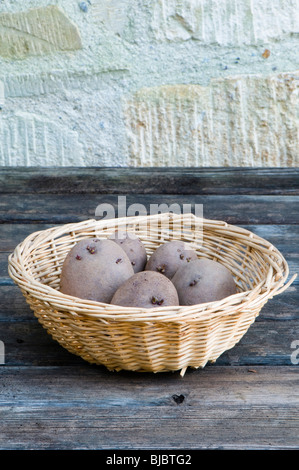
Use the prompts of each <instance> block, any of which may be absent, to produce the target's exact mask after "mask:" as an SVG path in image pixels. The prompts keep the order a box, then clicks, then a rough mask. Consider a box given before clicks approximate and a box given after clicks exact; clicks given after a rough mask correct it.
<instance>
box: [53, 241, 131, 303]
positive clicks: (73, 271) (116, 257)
mask: <svg viewBox="0 0 299 470" xmlns="http://www.w3.org/2000/svg"><path fill="white" fill-rule="evenodd" d="M133 274H134V270H133V267H132V265H131V262H130V260H129V258H128V256H127V255H126V253H125V252H124V250H123V249H122V248H121V247H120V246H118V245H117V244H116V243H114V242H113V241H112V240H106V239H105V240H101V239H97V238H87V239H83V240H81V241H79V242H78V243H77V244H76V245H75V246H74V247H73V248H72V249H71V250H70V251H69V253H68V254H67V256H66V258H65V260H64V263H63V266H62V270H61V277H60V291H61V292H63V293H64V294H67V295H72V296H74V297H79V298H81V299H87V300H94V301H97V302H104V303H110V301H111V299H112V296H113V294H114V293H115V291H116V290H117V289H118V287H119V286H120V285H121V284H122V283H123V282H124V281H126V280H127V279H128V278H129V277H131V276H132V275H133Z"/></svg>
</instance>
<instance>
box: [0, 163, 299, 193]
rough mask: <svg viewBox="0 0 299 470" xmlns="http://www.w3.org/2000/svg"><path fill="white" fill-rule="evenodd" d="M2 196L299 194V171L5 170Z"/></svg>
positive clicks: (0, 177) (1, 179)
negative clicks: (33, 194) (10, 194)
mask: <svg viewBox="0 0 299 470" xmlns="http://www.w3.org/2000/svg"><path fill="white" fill-rule="evenodd" d="M0 191H1V192H2V193H12V194H14V193H22V194H25V193H38V194H42V193H44V194H45V193H64V194H66V193H67V194H69V193H81V194H83V193H88V194H92V193H93V194H107V193H110V194H122V193H127V194H129V193H130V194H133V193H137V194H138V193H144V194H150V193H151V194H161V193H163V194H221V195H222V194H223V195H224V194H236V195H240V194H277V195H281V194H289V195H291V194H293V195H295V194H297V195H298V194H299V169H298V168H279V169H277V168H273V169H272V168H260V167H258V168H98V167H95V168H71V167H67V168H33V167H30V168H9V167H2V168H1V172H0Z"/></svg>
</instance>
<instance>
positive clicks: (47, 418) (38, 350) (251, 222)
mask: <svg viewBox="0 0 299 470" xmlns="http://www.w3.org/2000/svg"><path fill="white" fill-rule="evenodd" d="M0 188H1V199H0V218H1V229H0V273H1V277H0V289H1V291H0V340H1V341H2V343H0V344H2V352H3V354H2V359H3V360H2V364H1V365H0V390H1V392H0V420H1V426H0V449H4V450H10V449H26V450H28V449H33V450H39V449H43V450H46V449H57V450H59V449H65V450H79V449H94V450H96V449H102V450H105V449H106V450H112V449H116V450H118V451H121V450H125V449H130V450H134V449H135V450H142V449H150V450H153V451H154V450H155V449H156V450H157V449H160V450H161V449H165V452H166V451H170V450H174V449H226V450H228V449H242V450H246V449H250V450H252V449H283V450H287V449H298V448H299V386H298V385H299V321H298V320H299V307H298V305H299V281H298V278H297V279H296V280H295V281H294V283H293V284H292V285H291V286H290V287H289V288H288V289H287V291H285V292H284V293H283V294H281V295H280V296H277V297H274V298H273V299H272V300H271V301H269V302H268V303H267V304H266V305H265V307H264V308H263V309H262V311H261V314H260V316H259V317H258V318H257V319H256V321H255V323H254V324H253V325H252V326H251V327H250V329H249V330H248V332H247V333H246V335H245V336H244V337H243V338H242V340H241V341H240V342H239V343H238V344H237V345H236V346H235V347H234V348H233V349H231V350H229V351H227V352H225V353H224V354H223V355H222V356H221V357H219V359H218V360H217V361H216V363H215V364H209V365H207V366H206V367H205V368H204V369H200V370H189V369H188V370H187V372H186V374H185V376H184V377H181V376H180V374H179V372H178V373H176V372H174V373H160V374H150V373H133V372H125V371H124V372H109V371H108V370H106V369H105V368H104V367H101V366H93V365H90V364H88V363H86V362H84V361H83V359H81V358H79V357H76V356H74V355H72V354H70V353H69V352H67V351H66V350H64V349H63V348H62V347H61V346H60V345H59V344H57V343H56V342H55V341H54V340H52V338H51V337H50V336H49V335H48V334H47V332H46V331H45V330H44V329H43V328H42V326H41V325H40V324H39V323H38V321H37V319H36V318H35V317H34V316H33V313H32V312H31V310H30V309H29V307H28V305H27V304H26V303H25V300H24V298H23V297H22V294H21V292H20V290H19V288H18V287H17V286H15V285H14V284H13V282H12V280H11V279H10V278H9V276H8V274H7V256H8V254H9V253H10V252H11V251H13V249H14V248H15V246H16V245H17V244H18V243H19V242H20V241H22V240H23V239H24V238H25V237H26V236H27V235H29V234H30V233H32V232H34V231H37V230H41V229H44V228H48V227H50V226H54V225H58V224H64V223H67V222H76V221H80V220H85V219H88V218H94V216H95V209H96V207H97V206H98V205H99V204H101V203H103V202H109V203H112V204H113V205H114V206H115V208H116V209H117V202H118V195H122V196H126V198H127V205H130V204H132V203H133V202H139V203H142V204H144V205H145V206H146V207H147V208H148V207H149V204H151V203H158V204H161V203H166V204H171V203H173V202H176V203H179V204H181V205H182V204H183V203H185V204H192V207H193V208H194V205H195V204H203V211H204V213H203V215H204V217H206V218H211V219H218V220H225V221H227V222H229V223H231V224H237V225H240V226H244V227H246V228H248V229H250V230H252V231H253V232H255V233H256V234H258V235H260V236H262V237H264V238H266V239H268V240H269V241H271V242H272V243H273V244H274V245H275V246H276V247H277V248H278V249H279V250H280V251H281V252H282V253H283V254H284V256H285V258H286V260H287V261H288V263H289V267H290V274H291V275H292V274H293V273H295V272H297V273H299V169H294V168H290V169H261V168H260V169H258V168H252V169H246V170H245V169H241V168H231V169H225V168H224V169H209V168H206V169H194V168H190V169H176V168H170V169H155V170H152V169H119V168H118V169H116V168H115V169H110V168H106V169H101V168H88V169H76V168H68V169H58V168H49V169H35V168H31V169H9V168H2V169H1V170H0ZM116 213H117V210H116ZM3 349H4V351H3ZM0 357H1V356H0Z"/></svg>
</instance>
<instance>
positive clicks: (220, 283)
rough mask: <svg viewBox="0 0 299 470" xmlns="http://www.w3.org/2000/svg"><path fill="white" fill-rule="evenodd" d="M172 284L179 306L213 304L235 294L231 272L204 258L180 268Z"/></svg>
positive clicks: (235, 289)
mask: <svg viewBox="0 0 299 470" xmlns="http://www.w3.org/2000/svg"><path fill="white" fill-rule="evenodd" d="M172 282H173V284H174V286H175V288H176V290H177V293H178V296H179V299H180V305H195V304H201V303H205V302H213V301H216V300H221V299H223V298H225V297H228V296H230V295H233V294H236V293H237V288H236V284H235V281H234V278H233V276H232V274H231V272H230V271H229V270H228V269H227V268H226V267H225V266H223V265H222V264H220V263H218V262H216V261H212V260H209V259H205V258H201V259H197V260H196V261H191V262H190V263H189V264H188V265H185V266H182V267H181V268H180V269H178V270H177V272H176V273H175V275H174V276H173V278H172Z"/></svg>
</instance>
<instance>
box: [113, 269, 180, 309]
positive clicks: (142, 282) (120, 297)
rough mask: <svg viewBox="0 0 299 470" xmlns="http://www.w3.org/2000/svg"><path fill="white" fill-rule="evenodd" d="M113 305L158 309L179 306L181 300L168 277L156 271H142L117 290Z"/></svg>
mask: <svg viewBox="0 0 299 470" xmlns="http://www.w3.org/2000/svg"><path fill="white" fill-rule="evenodd" d="M111 304H114V305H121V306H123V307H141V308H156V307H166V306H174V305H179V298H178V294H177V291H176V289H175V287H174V285H173V284H172V282H171V281H170V280H169V279H168V278H167V277H166V276H163V274H160V273H158V272H154V271H141V272H139V273H136V274H134V276H132V277H130V279H128V280H127V281H125V282H124V283H123V284H122V285H121V286H120V287H119V288H118V289H117V291H116V292H115V294H114V296H113V298H112V300H111Z"/></svg>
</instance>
